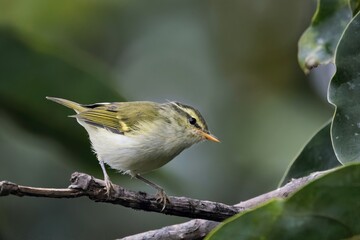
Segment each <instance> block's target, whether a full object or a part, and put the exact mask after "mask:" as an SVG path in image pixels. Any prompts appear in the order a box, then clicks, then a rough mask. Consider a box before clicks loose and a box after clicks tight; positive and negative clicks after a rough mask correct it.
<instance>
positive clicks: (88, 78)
mask: <svg viewBox="0 0 360 240" xmlns="http://www.w3.org/2000/svg"><path fill="white" fill-rule="evenodd" d="M314 7H315V5H313V4H312V3H311V2H307V1H297V2H289V1H286V0H280V1H278V2H277V4H274V3H273V1H270V0H261V1H231V0H226V1H205V0H201V1H200V0H199V1H190V0H185V1H163V0H156V1H145V0H140V1H113V0H104V1H81V0H79V1H69V0H65V1H62V2H61V3H55V2H49V1H44V0H31V1H24V0H15V1H6V0H0V49H1V56H0V99H1V104H0V124H1V125H2V128H0V151H1V152H2V155H3V157H2V160H1V168H0V179H6V180H10V181H13V182H17V183H19V184H24V185H25V184H28V185H35V186H49V187H55V186H59V187H64V186H66V185H67V184H68V182H67V179H68V178H69V176H70V174H71V172H73V171H87V170H88V169H95V171H96V174H97V175H98V176H99V177H100V176H101V170H100V168H99V167H98V166H97V161H96V158H95V156H92V154H91V150H90V149H89V143H88V141H87V137H86V133H85V131H84V130H83V129H81V127H80V126H78V125H77V123H76V121H74V120H73V119H68V118H66V116H67V115H71V114H72V112H71V111H69V110H68V109H66V108H62V107H61V106H57V105H56V104H53V103H51V102H48V101H46V100H45V96H48V95H53V96H57V97H65V98H69V99H72V100H75V101H78V102H82V103H93V102H104V101H123V100H124V99H127V100H153V101H166V99H169V100H178V101H182V102H184V103H187V104H190V105H193V106H195V107H197V108H198V109H200V111H201V112H202V114H203V115H204V116H205V118H206V119H207V122H208V125H209V126H210V129H211V131H212V132H213V133H214V134H215V135H216V136H218V137H219V138H220V139H221V140H222V144H218V145H211V144H201V145H199V146H197V147H194V148H191V149H190V150H188V151H186V152H184V153H182V154H181V155H180V156H179V157H177V158H176V160H175V161H172V162H171V163H170V164H168V165H166V166H165V167H163V168H162V169H160V170H158V171H156V172H154V173H151V174H150V175H151V176H150V177H149V178H150V179H154V178H160V179H154V181H156V182H158V183H159V184H160V185H162V186H163V187H164V188H165V189H166V191H167V193H168V194H171V195H180V196H181V195H185V196H188V197H193V198H200V199H209V200H213V201H221V202H226V203H235V202H239V201H241V200H242V199H246V198H249V197H251V196H254V195H258V194H260V193H263V192H264V191H267V190H270V189H273V188H274V187H275V186H276V184H277V182H278V180H279V178H280V176H281V175H282V173H283V172H284V170H285V168H286V165H288V163H289V162H290V159H292V158H293V157H294V156H296V154H297V152H298V151H299V148H300V146H302V145H303V143H304V142H305V141H306V139H309V137H310V136H311V135H313V133H314V131H316V129H319V127H320V126H322V125H323V123H324V122H325V121H327V119H329V118H330V116H331V108H330V107H329V106H328V105H326V103H325V102H323V101H322V99H321V98H320V97H319V96H317V95H316V93H315V91H313V90H312V89H311V86H310V84H309V83H308V81H307V79H306V78H305V77H304V75H303V74H302V72H301V71H300V69H298V66H297V63H296V57H295V56H296V42H297V40H298V39H299V36H300V34H301V32H303V30H304V28H305V27H306V24H307V22H308V19H309V18H310V14H311V12H312V10H313V8H314ZM289 9H292V10H291V11H290V10H289ZM284 19H286V21H284ZM284 33H286V34H284ZM80 163H81V164H80ZM93 167H95V168H93ZM210 176H211V177H210ZM116 183H119V184H121V185H124V187H127V188H130V189H134V190H145V191H150V192H151V191H152V190H151V189H149V188H146V186H144V184H142V183H139V182H138V181H136V180H131V179H130V178H129V177H127V176H124V177H122V178H121V182H118V181H116ZM144 188H145V189H144ZM74 212H75V213H76V214H74ZM34 216H36V217H34ZM180 221H184V219H183V218H177V217H169V216H163V215H158V214H154V213H144V212H135V211H133V210H131V209H125V208H121V207H114V206H109V205H106V204H96V203H92V202H90V201H88V200H87V199H77V200H71V201H66V200H58V201H55V200H54V201H53V200H51V201H49V200H46V199H42V200H40V199H19V198H10V197H8V198H1V199H0V238H2V239H20V238H30V239H49V238H51V239H64V238H65V239H66V238H71V239H74V238H76V239H84V238H87V239H88V238H90V239H91V238H94V239H99V238H106V239H108V238H118V237H122V236H126V235H128V234H133V233H138V232H142V231H146V230H150V229H154V228H159V227H162V226H165V225H169V224H172V223H178V222H180ZM59 226H61V227H59ZM79 226H89V227H88V228H87V231H79ZM19 229H20V230H19Z"/></svg>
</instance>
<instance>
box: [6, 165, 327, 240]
mask: <svg viewBox="0 0 360 240" xmlns="http://www.w3.org/2000/svg"><path fill="white" fill-rule="evenodd" d="M327 172H329V170H328V171H323V172H316V173H313V174H311V175H309V176H306V177H303V178H299V179H293V180H292V181H291V182H289V183H288V184H286V185H285V186H283V187H281V188H278V189H276V190H274V191H271V192H268V193H265V194H262V195H260V196H257V197H255V198H252V199H249V200H247V201H244V202H240V203H239V204H236V205H233V206H230V205H226V204H223V203H217V202H211V201H202V200H197V199H190V198H186V197H169V199H170V201H171V202H170V203H168V204H167V205H166V208H165V209H164V210H163V211H162V204H161V203H158V202H157V201H156V197H155V196H154V195H148V194H147V193H144V192H134V191H129V190H126V189H124V188H122V187H120V186H117V185H115V186H114V187H115V190H116V192H114V193H112V195H111V196H107V195H106V190H105V182H104V181H103V180H100V179H96V178H94V177H92V176H90V175H88V174H84V173H77V172H75V173H73V174H72V176H71V180H70V181H71V185H70V186H69V187H68V188H62V189H61V188H37V187H29V186H22V185H18V184H15V183H11V182H8V181H1V182H0V197H1V196H8V195H15V196H19V197H23V196H32V197H47V198H78V197H83V196H87V197H88V198H90V199H91V200H93V201H96V202H105V203H112V204H118V205H122V206H125V207H130V208H133V209H140V210H144V211H152V212H159V213H160V212H161V213H163V214H169V215H176V216H182V217H189V218H199V219H203V220H199V219H195V220H192V221H189V222H186V223H182V224H176V225H172V226H167V227H164V228H161V229H158V230H153V231H149V232H144V233H141V234H136V235H133V236H129V237H127V238H124V239H135V240H136V239H148V238H151V239H201V238H203V237H204V236H206V234H207V233H209V232H210V231H211V230H212V229H213V228H214V227H215V226H216V225H217V222H215V221H222V220H224V219H226V218H229V217H231V216H233V215H235V214H237V213H240V212H244V211H247V210H249V209H252V208H254V207H256V206H258V205H260V204H263V203H265V202H267V201H269V200H270V199H273V198H286V197H288V196H289V195H291V194H292V193H294V192H295V191H297V190H298V189H299V188H301V187H302V186H304V185H305V184H306V183H308V182H309V181H311V180H313V179H315V178H318V177H319V176H322V175H324V174H325V173H327ZM209 220H210V221H209Z"/></svg>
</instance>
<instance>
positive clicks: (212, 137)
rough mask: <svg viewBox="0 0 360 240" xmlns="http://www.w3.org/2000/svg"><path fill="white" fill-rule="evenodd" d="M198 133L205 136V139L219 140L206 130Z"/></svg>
mask: <svg viewBox="0 0 360 240" xmlns="http://www.w3.org/2000/svg"><path fill="white" fill-rule="evenodd" d="M200 134H201V135H202V136H203V137H204V138H206V139H207V140H210V141H213V142H220V140H219V139H217V138H216V137H215V136H213V135H211V134H209V133H206V132H203V131H200Z"/></svg>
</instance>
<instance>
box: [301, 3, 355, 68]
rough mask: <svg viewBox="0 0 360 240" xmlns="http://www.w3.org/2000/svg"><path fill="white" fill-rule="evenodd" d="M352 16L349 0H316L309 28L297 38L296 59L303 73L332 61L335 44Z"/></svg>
mask: <svg viewBox="0 0 360 240" xmlns="http://www.w3.org/2000/svg"><path fill="white" fill-rule="evenodd" d="M351 17H352V10H351V7H350V1H349V0H318V1H317V9H316V12H315V14H314V16H313V18H312V21H311V24H310V26H309V28H308V29H307V30H306V31H305V32H304V34H303V35H302V36H301V38H300V40H299V52H298V59H299V64H300V66H301V68H302V69H303V70H304V71H305V73H309V71H310V70H311V69H312V68H314V67H317V66H318V65H320V64H328V63H331V62H334V61H333V60H334V59H333V58H334V54H335V49H336V46H337V44H338V42H339V39H340V37H341V34H342V33H343V31H344V29H345V27H346V25H347V24H348V23H349V21H350V20H351Z"/></svg>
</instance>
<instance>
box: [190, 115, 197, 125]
mask: <svg viewBox="0 0 360 240" xmlns="http://www.w3.org/2000/svg"><path fill="white" fill-rule="evenodd" d="M189 123H190V124H191V125H195V124H196V119H195V118H193V117H190V118H189Z"/></svg>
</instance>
